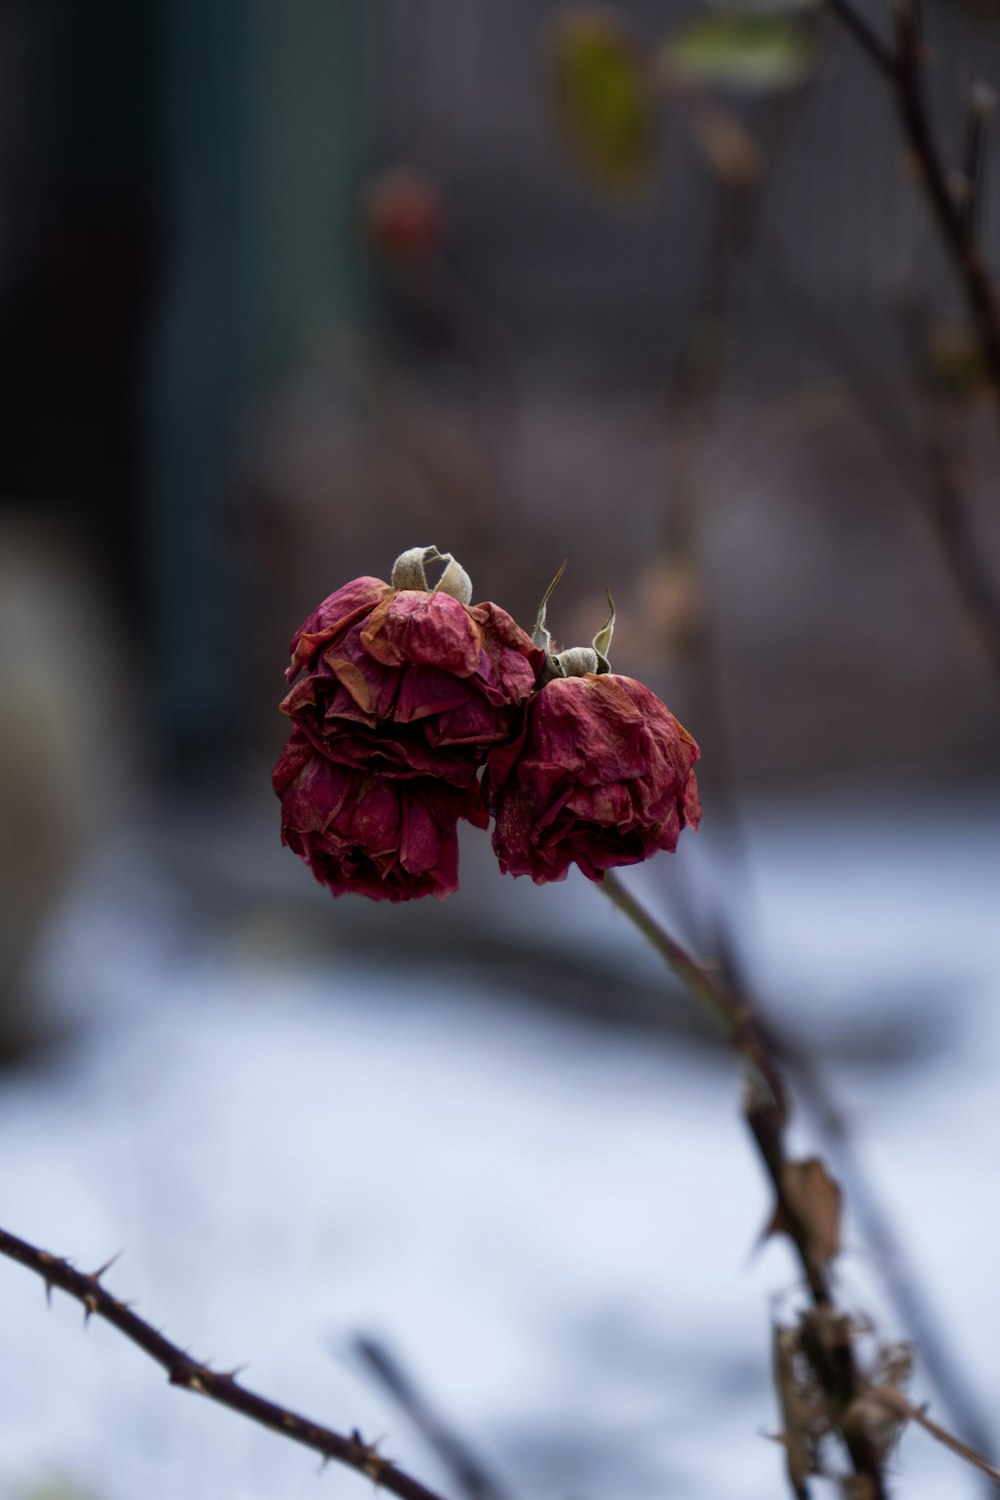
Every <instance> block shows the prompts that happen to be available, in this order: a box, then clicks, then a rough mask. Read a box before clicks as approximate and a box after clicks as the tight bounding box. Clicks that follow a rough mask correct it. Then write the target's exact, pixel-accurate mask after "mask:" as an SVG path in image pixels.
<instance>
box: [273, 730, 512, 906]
mask: <svg viewBox="0 0 1000 1500" xmlns="http://www.w3.org/2000/svg"><path fill="white" fill-rule="evenodd" d="M272 779H273V783H274V790H275V792H276V793H277V795H278V796H279V797H280V798H281V841H282V843H283V844H286V845H287V846H288V847H289V848H291V849H293V850H294V851H295V853H296V854H298V855H299V856H300V857H301V858H302V859H304V860H305V862H306V864H307V865H308V866H309V868H310V869H311V870H312V872H313V874H314V875H315V877H316V879H317V880H318V881H319V882H320V884H322V885H325V886H328V887H329V889H330V891H331V892H332V893H333V895H334V896H341V895H344V894H345V893H347V892H356V893H359V894H361V895H365V896H370V897H371V898H372V899H373V900H375V901H409V900H411V899H412V898H413V897H415V896H437V897H439V898H441V899H443V898H444V897H445V896H448V895H450V894H451V892H452V891H454V890H456V889H457V888H458V838H457V823H458V819H459V818H460V817H461V818H467V819H468V820H469V821H470V822H473V823H475V824H477V826H478V827H480V828H485V827H486V824H487V818H486V814H485V812H484V810H483V808H482V806H481V804H480V801H479V787H478V784H476V783H473V784H472V786H470V787H468V788H465V789H461V788H458V787H454V786H450V785H449V784H448V783H447V782H445V781H438V780H434V779H433V778H430V777H420V778H412V779H410V780H400V779H398V778H390V777H386V776H376V775H372V774H371V773H369V772H365V771H357V770H353V769H351V768H350V767H349V766H342V765H337V764H335V763H334V762H333V761H331V760H329V759H327V757H326V756H325V755H321V754H320V753H318V752H317V751H316V750H315V749H314V747H313V746H312V744H311V743H310V741H309V740H308V739H307V738H306V736H305V734H303V732H302V731H301V730H300V729H296V730H293V731H292V735H291V738H290V739H289V741H288V743H287V745H286V746H285V749H284V751H283V753H282V755H281V759H280V760H279V761H278V764H277V765H276V766H275V768H274V772H273V778H272Z"/></svg>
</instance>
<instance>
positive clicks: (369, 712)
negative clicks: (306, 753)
mask: <svg viewBox="0 0 1000 1500" xmlns="http://www.w3.org/2000/svg"><path fill="white" fill-rule="evenodd" d="M435 558H437V559H440V560H442V561H447V562H448V564H449V566H448V567H447V568H446V571H445V574H444V576H443V577H442V579H441V580H440V582H439V584H438V586H437V588H436V589H435V590H434V591H433V592H431V591H429V590H428V588H427V582H426V576H425V574H424V561H425V560H432V559H435ZM414 585H415V586H414ZM470 597H471V586H470V585H469V584H468V579H467V577H466V575H465V574H464V573H463V572H462V570H461V569H460V568H458V566H457V564H455V563H454V562H453V561H452V559H451V558H450V557H448V556H447V554H446V555H445V556H444V557H442V556H441V554H439V553H437V551H436V549H434V548H422V547H421V548H414V549H412V551H411V552H409V553H404V554H403V556H402V557H401V558H400V559H398V560H397V564H396V566H395V568H394V569H393V583H392V584H391V585H390V584H386V583H383V582H382V581H381V580H380V579H378V578H356V579H355V580H354V581H353V582H352V583H349V584H346V585H345V586H344V588H342V589H338V590H337V592H336V593H335V594H331V595H330V597H329V598H328V599H325V600H324V601H323V603H322V604H321V605H320V606H319V608H318V609H317V610H315V611H314V612H313V614H311V615H310V616H309V618H308V619H307V620H306V621H305V623H304V624H303V625H302V627H301V628H300V629H299V630H298V631H297V632H296V634H295V636H294V638H293V640H292V645H291V654H292V660H291V665H290V666H289V668H288V673H287V676H288V679H289V681H290V682H293V683H294V686H293V687H292V689H291V691H290V692H289V693H288V695H287V697H286V698H285V700H284V702H283V703H282V705H281V708H282V711H283V712H284V713H286V714H288V715H289V717H290V718H291V719H292V720H293V721H294V722H295V724H296V725H297V726H298V727H299V728H300V729H301V730H302V731H303V733H304V734H305V735H306V736H308V738H309V740H310V741H311V743H312V744H313V745H314V746H315V748H316V749H317V750H319V751H321V752H322V753H323V754H324V755H326V756H328V757H329V758H330V759H331V760H333V761H336V762H337V763H338V764H339V765H345V766H353V767H356V768H358V769H359V770H360V769H364V770H367V771H375V772H378V773H379V774H380V775H383V776H391V777H410V776H421V777H423V776H435V777H440V778H441V779H442V780H445V781H448V782H451V783H452V784H453V785H455V786H469V785H471V783H472V782H473V781H474V780H475V778H476V774H477V771H478V769H479V767H480V766H481V765H482V763H483V760H484V759H485V756H486V753H487V751H488V750H489V749H490V748H491V747H492V746H493V745H496V744H499V743H501V742H502V741H504V740H505V739H506V738H507V736H508V734H509V733H510V729H511V726H512V722H513V717H514V713H515V709H516V705H517V704H519V703H520V702H521V701H522V700H523V699H524V698H525V697H527V695H528V693H529V692H530V691H531V689H532V688H533V687H534V685H535V681H536V677H537V674H538V671H539V669H540V667H541V664H542V661H543V655H542V653H541V652H540V651H539V650H538V649H537V648H536V647H535V646H533V645H532V642H531V640H530V639H529V637H528V636H527V635H526V634H525V633H524V631H523V630H522V629H521V628H520V626H519V625H517V624H515V622H514V621H513V620H512V619H511V617H510V615H508V614H507V613H506V612H505V611H504V610H502V609H500V608H498V606H497V605H495V604H489V603H486V604H477V605H470V603H469V599H470ZM296 678H298V681H296Z"/></svg>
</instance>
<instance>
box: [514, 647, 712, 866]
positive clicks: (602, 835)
mask: <svg viewBox="0 0 1000 1500" xmlns="http://www.w3.org/2000/svg"><path fill="white" fill-rule="evenodd" d="M699 753H700V752H699V750H698V746H697V745H696V744H695V742H694V740H693V739H692V738H691V736H690V735H689V734H688V732H687V730H686V729H684V728H683V726H682V725H680V724H678V722H677V720H676V719H675V718H674V716H673V714H671V713H670V711H669V709H668V708H667V707H666V706H665V704H663V703H661V702H660V700H659V698H657V697H656V695H655V694H654V693H651V692H650V691H649V689H648V688H646V687H644V686H643V685H642V683H641V682H635V681H634V680H633V679H632V678H631V677H618V676H616V675H614V674H612V673H602V674H600V675H597V674H596V673H593V672H590V673H587V674H586V675H585V676H579V677H556V678H553V680H552V681H551V682H548V683H546V685H545V686H544V687H543V688H542V689H541V690H540V691H539V692H538V693H536V694H535V696H534V697H533V698H532V699H531V700H530V702H529V703H528V705H527V707H526V710H525V717H524V725H523V728H522V731H521V733H520V735H519V736H518V737H517V739H516V740H514V741H513V743H511V744H510V745H503V746H500V747H498V748H497V749H496V750H494V751H493V752H492V753H491V755H490V757H489V761H488V770H487V782H488V796H489V803H490V810H491V811H492V812H493V814H494V816H495V818H496V824H495V827H494V830H493V848H494V849H495V850H496V853H497V857H498V858H499V860H500V868H501V870H503V872H504V873H505V874H510V875H530V876H531V878H532V879H533V880H534V881H535V882H536V884H539V885H542V884H544V883H545V882H546V881H550V880H563V879H565V877H566V872H567V870H568V869H569V867H570V865H571V864H576V865H579V867H580V869H581V870H582V871H583V873H584V874H585V875H586V876H587V877H588V878H589V879H590V880H600V879H601V876H602V874H603V872H604V871H605V870H610V869H614V868H615V867H616V866H618V865H634V864H638V863H639V862H640V861H641V860H644V859H647V858H648V857H649V855H650V854H652V853H654V852H655V850H657V849H669V850H673V849H676V847H677V840H678V838H679V836H680V831H681V829H682V828H683V827H684V826H685V824H690V825H691V827H692V828H697V826H698V820H699V818H700V817H701V803H700V802H699V800H698V784H697V782H696V780H695V775H694V770H693V769H692V768H693V766H694V763H695V761H696V760H697V759H698V756H699Z"/></svg>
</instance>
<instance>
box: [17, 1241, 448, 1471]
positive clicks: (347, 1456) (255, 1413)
mask: <svg viewBox="0 0 1000 1500" xmlns="http://www.w3.org/2000/svg"><path fill="white" fill-rule="evenodd" d="M0 1255H5V1256H7V1257H8V1259H10V1260H16V1261H17V1262H18V1264H19V1265H22V1266H26V1267H27V1268H28V1270H29V1271H34V1272H35V1274H36V1275H37V1276H40V1277H41V1278H42V1280H43V1281H44V1283H45V1288H46V1292H47V1293H48V1292H51V1289H52V1287H54V1286H55V1287H59V1288H60V1290H61V1291H64V1292H66V1293H68V1295H69V1296H70V1297H75V1298H76V1300H77V1302H79V1303H81V1304H82V1305H83V1308H84V1311H85V1313H86V1316H87V1317H88V1318H89V1317H90V1316H91V1315H93V1316H96V1317H99V1318H103V1319H104V1321H105V1322H106V1323H111V1324H112V1325H113V1327H115V1328H117V1329H118V1331H119V1333H123V1334H124V1335H125V1337H126V1338H127V1339H130V1340H131V1341H132V1343H133V1344H137V1345H138V1346H139V1348H140V1349H142V1350H143V1352H144V1353H145V1354H148V1355H149V1357H150V1359H152V1360H155V1361H156V1363H157V1364H158V1365H161V1366H162V1367H163V1369H164V1370H166V1372H167V1376H168V1378H169V1380H170V1384H171V1385H178V1386H181V1387H183V1388H184V1389H186V1390H189V1391H196V1392H197V1393H198V1394H199V1395H201V1396H207V1397H208V1398H209V1400H210V1401H217V1402H218V1403H219V1405H220V1406H228V1407H229V1408H230V1410H231V1411H235V1412H239V1414H240V1416H243V1417H247V1418H248V1419H249V1420H250V1421H251V1422H257V1423H259V1424H260V1425H261V1426H262V1427H267V1428H269V1429H270V1430H271V1431H272V1432H276V1433H278V1434H280V1435H281V1436H282V1437H286V1438H290V1439H291V1440H292V1442H295V1443H301V1444H302V1445H303V1447H306V1448H311V1449H312V1450H313V1451H314V1452H315V1453H319V1454H321V1455H322V1457H323V1458H324V1459H328V1460H334V1461H336V1462H337V1463H341V1464H346V1465H347V1466H348V1467H349V1468H351V1469H355V1470H356V1471H357V1472H358V1473H359V1474H364V1475H365V1476H366V1478H368V1479H370V1480H371V1481H372V1482H373V1483H374V1484H376V1485H379V1486H381V1488H382V1489H385V1490H388V1491H389V1492H390V1493H391V1494H393V1495H398V1496H399V1500H441V1497H440V1496H439V1495H437V1494H436V1493H435V1492H434V1491H433V1490H430V1489H428V1488H427V1486H426V1485H423V1484H421V1483H420V1481H419V1480H417V1479H413V1478H411V1477H410V1475H409V1474H406V1473H404V1471H403V1470H402V1469H400V1468H397V1466H396V1465H395V1464H394V1463H392V1462H391V1461H390V1460H389V1459H387V1458H383V1457H382V1455H381V1454H380V1453H379V1452H378V1451H377V1448H376V1445H375V1444H374V1443H366V1442H365V1441H364V1440H363V1439H362V1437H361V1435H360V1433H358V1432H357V1431H356V1430H355V1431H353V1432H352V1433H351V1434H350V1436H349V1437H345V1436H344V1435H343V1434H342V1433H339V1432H334V1431H333V1429H332V1428H330V1427H323V1426H321V1425H320V1424H319V1423H318V1422H313V1421H311V1420H310V1419H309V1418H308V1417H303V1416H300V1415H299V1414H298V1413H297V1412H293V1411H289V1410H288V1408H287V1407H284V1406H278V1405H277V1404H276V1403H275V1402H273V1401H268V1400H267V1399H266V1398H265V1397H263V1396H258V1395H257V1394H256V1392H254V1391H251V1390H248V1389H247V1387H246V1386H244V1385H240V1384H239V1383H238V1381H237V1378H236V1376H237V1374H238V1371H229V1372H220V1371H217V1370H211V1369H209V1367H208V1366H207V1365H205V1364H202V1363H201V1362H200V1361H199V1360H196V1359H192V1358H191V1356H190V1355H189V1354H186V1353H185V1352H184V1350H183V1349H180V1348H178V1346H177V1345H176V1344H172V1343H171V1342H170V1340H169V1339H167V1338H165V1337H164V1336H163V1334H162V1333H160V1332H158V1331H157V1329H155V1328H154V1327H153V1326H152V1324H150V1323H147V1322H146V1321H145V1319H144V1318H140V1317H139V1315H138V1313H135V1312H133V1311H132V1309H131V1308H130V1307H129V1306H128V1305H127V1304H126V1303H124V1302H119V1301H118V1299H117V1298H116V1297H113V1296H112V1295H111V1293H110V1292H108V1291H106V1290H105V1288H104V1287H103V1286H102V1284H101V1280H100V1278H101V1276H102V1275H103V1273H104V1272H105V1271H106V1270H107V1269H108V1267H107V1266H102V1267H101V1269H100V1270H99V1271H97V1272H96V1273H95V1274H93V1275H90V1276H88V1275H86V1274H85V1273H84V1272H82V1271H77V1270H76V1269H75V1268H74V1267H73V1266H71V1265H70V1263H69V1261H67V1260H63V1259H61V1258H60V1257H58V1256H55V1255H50V1254H49V1253H48V1252H47V1251H45V1250H39V1249H37V1248H36V1247H35V1246H34V1245H30V1244H28V1243H27V1241H26V1240H20V1239H18V1238H17V1237H16V1236H15V1235H13V1234H8V1233H7V1231H6V1230H3V1229H0ZM109 1264H110V1262H109Z"/></svg>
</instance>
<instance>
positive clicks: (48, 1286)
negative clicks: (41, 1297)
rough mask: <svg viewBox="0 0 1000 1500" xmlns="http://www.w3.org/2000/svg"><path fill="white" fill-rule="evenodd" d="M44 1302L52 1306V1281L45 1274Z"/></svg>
mask: <svg viewBox="0 0 1000 1500" xmlns="http://www.w3.org/2000/svg"><path fill="white" fill-rule="evenodd" d="M45 1302H46V1305H47V1306H48V1307H51V1306H52V1282H51V1281H50V1280H49V1278H48V1277H47V1276H46V1278H45Z"/></svg>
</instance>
